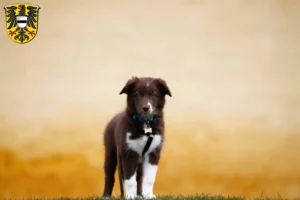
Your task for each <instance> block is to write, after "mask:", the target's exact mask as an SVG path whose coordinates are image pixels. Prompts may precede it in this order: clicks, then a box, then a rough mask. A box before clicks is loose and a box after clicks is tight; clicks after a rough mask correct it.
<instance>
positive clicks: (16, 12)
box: [6, 4, 39, 44]
mask: <svg viewBox="0 0 300 200" xmlns="http://www.w3.org/2000/svg"><path fill="white" fill-rule="evenodd" d="M19 5H20V4H10V5H6V6H16V7H17V8H18V6H19ZM24 5H25V8H26V10H25V13H26V16H27V15H28V9H27V7H28V6H34V7H37V6H36V5H32V4H24ZM19 12H20V9H16V10H15V15H16V16H17V15H19ZM8 20H9V17H7V16H6V21H8ZM35 20H36V21H37V22H33V23H34V25H35V27H36V29H34V28H32V27H29V26H28V25H27V26H26V28H27V30H28V31H30V32H32V31H34V35H31V34H28V32H27V31H25V33H26V35H27V36H28V37H29V39H28V40H25V41H24V42H23V43H22V44H25V43H27V42H30V41H31V40H33V38H34V37H35V36H36V34H37V32H38V20H39V10H38V12H37V17H35ZM9 25H10V23H6V28H8V27H9ZM17 28H18V25H17V26H15V27H13V28H11V29H6V32H7V34H8V36H9V37H10V38H11V39H12V40H13V41H14V42H17V43H21V41H20V40H15V38H14V37H15V36H16V35H17V34H18V33H19V31H18V32H16V34H14V35H10V34H9V32H10V31H15V30H16V29H17Z"/></svg>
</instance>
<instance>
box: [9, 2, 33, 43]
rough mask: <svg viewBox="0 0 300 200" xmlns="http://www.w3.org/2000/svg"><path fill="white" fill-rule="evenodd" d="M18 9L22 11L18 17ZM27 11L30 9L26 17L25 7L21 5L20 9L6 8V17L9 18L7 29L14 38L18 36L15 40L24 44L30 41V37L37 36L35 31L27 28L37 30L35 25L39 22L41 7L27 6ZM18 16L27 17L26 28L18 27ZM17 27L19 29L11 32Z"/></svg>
mask: <svg viewBox="0 0 300 200" xmlns="http://www.w3.org/2000/svg"><path fill="white" fill-rule="evenodd" d="M17 9H19V10H20V11H19V14H18V15H16V10H17ZM27 9H28V13H27V15H26V10H25V5H21V4H20V5H19V6H18V7H17V6H14V5H13V6H8V7H6V17H7V21H6V22H7V24H9V25H8V27H7V29H8V30H10V31H9V35H10V36H14V35H15V34H16V36H14V39H15V40H19V41H20V42H22V43H23V41H25V40H29V36H28V35H31V36H34V35H35V34H36V32H35V31H29V30H28V29H27V26H28V27H31V28H33V29H36V28H37V27H36V26H35V24H34V23H36V22H37V20H36V17H37V16H38V9H39V7H33V6H27ZM17 16H27V20H26V26H25V27H24V28H20V27H19V26H18V21H17ZM16 26H17V28H16V29H15V30H11V29H12V28H15V27H16ZM26 33H27V34H28V35H27V34H26Z"/></svg>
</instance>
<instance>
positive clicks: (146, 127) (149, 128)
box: [144, 123, 152, 134]
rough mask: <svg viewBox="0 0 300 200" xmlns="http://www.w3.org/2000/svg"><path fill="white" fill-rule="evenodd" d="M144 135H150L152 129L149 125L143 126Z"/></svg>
mask: <svg viewBox="0 0 300 200" xmlns="http://www.w3.org/2000/svg"><path fill="white" fill-rule="evenodd" d="M144 133H145V134H146V133H152V128H151V127H150V124H148V123H147V124H146V123H145V124H144Z"/></svg>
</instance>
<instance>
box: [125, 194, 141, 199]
mask: <svg viewBox="0 0 300 200" xmlns="http://www.w3.org/2000/svg"><path fill="white" fill-rule="evenodd" d="M137 197H138V196H137V194H136V193H127V194H126V195H125V199H135V198H137Z"/></svg>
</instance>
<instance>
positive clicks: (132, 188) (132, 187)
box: [124, 172, 137, 199]
mask: <svg viewBox="0 0 300 200" xmlns="http://www.w3.org/2000/svg"><path fill="white" fill-rule="evenodd" d="M124 189H125V193H126V196H125V198H126V199H134V198H136V197H137V182H136V172H135V173H134V174H133V176H132V177H130V179H125V180H124Z"/></svg>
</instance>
